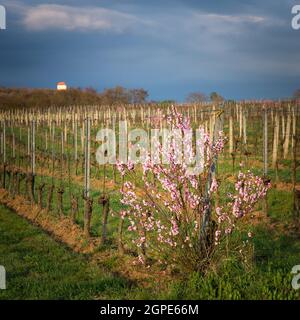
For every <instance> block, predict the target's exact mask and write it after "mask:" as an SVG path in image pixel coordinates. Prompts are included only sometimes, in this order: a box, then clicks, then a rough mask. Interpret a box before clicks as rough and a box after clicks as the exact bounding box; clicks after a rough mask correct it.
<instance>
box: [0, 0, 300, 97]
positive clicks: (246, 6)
mask: <svg viewBox="0 0 300 320" xmlns="http://www.w3.org/2000/svg"><path fill="white" fill-rule="evenodd" d="M0 3H1V4H2V3H3V4H4V5H6V6H7V11H8V26H9V27H8V30H6V31H5V32H1V33H0V41H1V42H0V50H1V51H0V70H1V73H0V85H1V84H2V85H15V86H35V87H38V86H45V87H53V86H54V84H55V82H56V81H59V80H64V81H67V82H68V83H70V84H71V85H73V86H89V85H93V86H95V87H97V88H98V89H102V88H104V87H108V86H113V85H117V84H121V85H124V86H127V87H145V88H146V89H148V90H149V91H150V94H151V97H153V98H168V97H170V98H171V97H174V98H176V99H179V100H182V99H184V97H185V95H186V94H187V93H188V92H190V91H193V90H201V91H206V92H210V91H213V90H217V91H221V93H222V94H224V95H225V96H226V97H228V98H230V97H233V98H250V97H258V98H261V97H274V98H275V97H280V96H282V97H284V96H288V95H290V94H291V93H292V92H293V90H294V89H295V88H297V86H298V87H299V86H300V81H299V76H300V67H299V66H300V56H299V54H298V53H299V49H300V41H299V37H300V31H299V32H297V31H294V30H292V28H291V25H290V24H291V7H292V5H293V4H295V2H294V1H287V0H283V1H281V0H278V1H275V0H272V1H270V0H267V1H263V2H262V1H254V0H249V1H243V2H242V1H235V0H227V1H208V0H207V1H193V0H187V1H180V0H172V1H168V0H167V1H157V0H154V1H141V0H139V1H133V0H132V1H130V0H115V1H111V0H110V1H107V0H103V1H92V0H87V1H75V0H74V1H73V0H69V1H51V2H50V1H34V0H32V1H26V2H25V1H3V0H2V1H1V0H0Z"/></svg>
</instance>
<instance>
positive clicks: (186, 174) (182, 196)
mask: <svg viewBox="0 0 300 320" xmlns="http://www.w3.org/2000/svg"><path fill="white" fill-rule="evenodd" d="M167 121H168V123H169V125H170V126H172V127H173V128H175V129H179V131H177V132H180V133H182V134H185V133H186V132H188V131H189V130H190V129H191V128H190V124H189V121H188V119H185V118H184V117H183V116H182V115H181V114H179V113H178V112H177V111H176V109H175V108H173V109H172V114H171V115H168V116H167ZM175 140H176V139H174V137H173V139H171V142H170V143H169V145H168V148H167V150H166V149H163V148H161V146H160V148H159V150H160V154H161V156H165V157H167V159H168V164H167V165H165V164H161V163H156V162H154V161H153V159H152V158H151V157H150V155H149V156H148V158H147V159H146V161H145V162H144V163H143V165H142V167H143V170H142V171H143V172H142V182H143V188H138V187H137V185H136V184H135V183H134V182H133V181H137V180H138V170H136V168H135V166H134V165H133V163H132V162H130V161H129V162H128V163H127V164H123V163H118V164H117V167H118V169H119V171H120V172H121V174H122V176H125V175H126V176H128V177H129V179H128V181H126V182H124V184H123V186H122V189H121V194H122V200H121V202H122V203H123V204H124V205H125V209H124V210H122V211H121V218H122V219H128V221H129V227H128V230H129V231H130V232H132V233H133V234H134V239H133V243H134V245H136V246H137V248H138V251H139V261H140V262H141V263H146V262H147V260H148V259H155V260H157V261H159V262H161V263H165V264H173V265H178V264H182V265H183V266H187V265H188V266H189V267H190V268H193V269H196V270H203V269H205V268H207V266H208V264H209V262H210V261H211V258H212V256H213V254H214V252H215V250H216V249H217V248H218V247H219V245H220V244H221V243H222V241H223V240H224V239H225V238H226V237H229V236H230V235H231V234H232V233H233V231H234V229H235V228H236V223H237V220H239V219H241V218H243V217H244V216H245V215H247V214H248V213H249V212H251V211H252V210H253V207H254V205H255V204H256V203H257V202H258V201H259V200H260V199H262V198H263V197H264V196H265V195H266V193H267V190H268V189H269V187H270V185H269V183H264V181H263V179H262V178H260V177H256V176H254V175H253V174H252V173H251V172H247V173H243V172H240V173H239V175H238V177H237V181H236V183H235V191H234V192H233V193H231V194H227V196H225V199H223V201H222V202H223V204H220V203H219V201H216V199H215V198H216V195H217V194H218V191H219V188H220V183H219V182H218V181H217V179H216V177H215V175H214V170H213V168H214V166H215V161H216V158H217V157H218V155H219V154H220V153H221V152H222V151H223V148H224V143H225V138H224V136H223V134H222V132H220V133H219V135H218V137H217V138H216V139H214V140H211V139H210V137H209V135H208V134H206V133H204V136H203V140H202V142H203V143H202V145H201V148H202V154H203V156H204V158H203V160H204V162H203V165H202V168H201V169H202V170H201V172H200V171H199V172H200V173H194V174H193V173H192V174H191V172H190V170H189V168H188V166H187V164H186V163H184V162H178V161H177V156H178V155H177V152H178V150H177V148H176V144H175V142H174V141H175ZM196 148H197V143H196V147H195V148H192V147H191V145H190V144H187V148H186V149H187V152H186V153H187V155H188V157H189V158H192V157H193V155H195V152H196V150H195V149H196ZM195 172H197V171H195Z"/></svg>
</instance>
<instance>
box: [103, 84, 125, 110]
mask: <svg viewBox="0 0 300 320" xmlns="http://www.w3.org/2000/svg"><path fill="white" fill-rule="evenodd" d="M101 96H102V99H103V102H104V104H108V105H113V104H128V103H129V102H130V101H129V100H130V97H129V93H128V91H127V90H126V89H125V88H123V87H121V86H117V87H115V88H111V89H105V90H104V91H103V93H102V94H101Z"/></svg>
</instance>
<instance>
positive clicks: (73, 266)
mask: <svg viewBox="0 0 300 320" xmlns="http://www.w3.org/2000/svg"><path fill="white" fill-rule="evenodd" d="M0 265H3V266H4V267H5V268H6V272H7V290H1V291H0V299H93V298H96V297H100V298H105V299H106V298H109V299H121V298H124V297H126V295H127V294H128V292H129V291H130V289H131V285H130V283H129V282H128V281H127V280H126V279H124V278H122V277H120V276H117V275H113V274H112V273H110V272H109V271H107V270H104V268H103V269H102V268H101V267H99V266H95V265H92V264H91V263H90V262H89V259H88V257H86V256H83V255H80V254H77V253H73V252H71V251H70V250H69V249H68V248H66V247H65V246H64V245H62V244H59V243H57V242H56V241H54V240H53V239H52V238H51V237H49V236H48V235H47V234H45V233H44V232H42V231H41V230H39V229H38V228H37V227H35V226H32V225H31V224H29V223H28V222H27V221H26V220H24V219H22V218H20V217H19V216H17V215H16V214H15V213H14V212H11V211H10V210H8V209H6V208H4V207H3V206H0Z"/></svg>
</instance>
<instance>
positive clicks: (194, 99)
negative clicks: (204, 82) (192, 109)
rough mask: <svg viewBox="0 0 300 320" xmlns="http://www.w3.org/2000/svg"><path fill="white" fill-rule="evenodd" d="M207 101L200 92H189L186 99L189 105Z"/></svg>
mask: <svg viewBox="0 0 300 320" xmlns="http://www.w3.org/2000/svg"><path fill="white" fill-rule="evenodd" d="M206 100H207V97H206V95H205V94H204V93H202V92H191V93H190V94H189V95H188V96H187V97H186V101H187V102H190V103H200V102H204V101H206Z"/></svg>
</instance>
